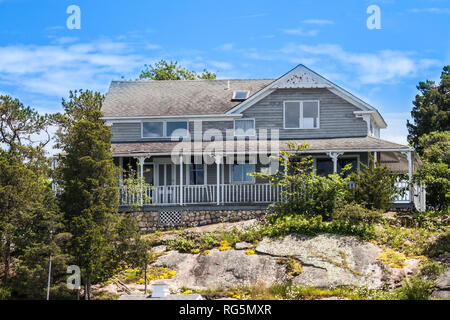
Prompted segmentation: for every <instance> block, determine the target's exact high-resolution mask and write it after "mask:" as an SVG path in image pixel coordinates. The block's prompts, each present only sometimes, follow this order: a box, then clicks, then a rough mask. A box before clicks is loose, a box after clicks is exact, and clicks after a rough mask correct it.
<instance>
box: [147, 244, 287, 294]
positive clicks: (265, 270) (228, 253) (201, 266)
mask: <svg viewBox="0 0 450 320" xmlns="http://www.w3.org/2000/svg"><path fill="white" fill-rule="evenodd" d="M153 265H154V266H164V267H168V268H169V269H174V270H177V274H176V275H175V276H174V278H173V279H172V280H171V281H170V284H169V287H170V288H171V289H177V288H181V287H183V286H184V287H188V288H192V289H206V288H218V287H223V288H228V287H232V286H242V285H257V284H262V285H265V286H270V285H272V284H275V283H276V282H278V281H279V282H285V281H287V280H288V278H289V277H288V276H287V272H286V266H285V265H282V264H279V263H277V258H275V257H270V256H264V255H247V254H245V252H244V251H242V250H225V251H219V250H217V249H213V250H211V251H210V253H209V254H207V255H203V254H195V255H193V254H189V253H179V252H177V251H170V252H169V253H168V254H166V255H164V256H161V257H159V258H158V260H157V261H156V262H155V263H154V264H153Z"/></svg>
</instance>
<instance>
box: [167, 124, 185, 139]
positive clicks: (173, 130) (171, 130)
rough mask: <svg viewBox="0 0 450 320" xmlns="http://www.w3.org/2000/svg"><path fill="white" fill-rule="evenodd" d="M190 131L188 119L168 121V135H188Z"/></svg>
mask: <svg viewBox="0 0 450 320" xmlns="http://www.w3.org/2000/svg"><path fill="white" fill-rule="evenodd" d="M187 133H188V123H187V122H186V121H171V122H167V136H168V137H186V136H187Z"/></svg>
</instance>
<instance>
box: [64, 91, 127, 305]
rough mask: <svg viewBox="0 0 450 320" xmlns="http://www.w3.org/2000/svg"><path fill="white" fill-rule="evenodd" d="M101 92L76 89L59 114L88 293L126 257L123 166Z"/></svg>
mask: <svg viewBox="0 0 450 320" xmlns="http://www.w3.org/2000/svg"><path fill="white" fill-rule="evenodd" d="M103 100H104V96H103V95H101V94H100V93H98V92H92V91H89V90H88V91H83V90H81V91H79V92H78V91H75V92H70V95H69V100H64V99H63V102H62V104H63V107H64V111H65V113H64V114H60V115H58V122H59V126H60V128H59V129H58V132H57V147H59V148H60V149H62V150H63V152H64V156H60V158H59V164H58V168H57V172H56V176H57V179H58V185H59V186H60V187H61V188H62V194H61V209H62V211H63V212H64V217H65V219H66V221H67V225H68V229H69V232H70V233H72V235H73V236H72V239H71V252H72V253H73V255H74V261H73V264H76V265H78V266H79V267H80V268H81V272H82V283H84V285H85V298H86V299H89V298H90V291H91V290H90V286H91V283H98V282H102V281H104V280H106V279H108V278H109V277H110V276H111V275H112V274H113V273H114V271H115V269H116V268H117V266H118V263H119V261H120V257H119V256H118V255H117V252H116V244H117V242H118V241H120V239H119V238H118V234H119V233H118V232H117V227H118V221H119V217H118V216H117V210H118V192H117V191H118V188H117V186H118V179H117V178H118V176H119V171H118V168H117V167H116V166H115V165H114V162H113V159H112V153H111V142H110V140H111V137H112V132H111V129H110V127H108V126H107V125H106V123H105V120H103V119H102V117H103V114H102V112H101V111H100V110H101V106H102V102H103Z"/></svg>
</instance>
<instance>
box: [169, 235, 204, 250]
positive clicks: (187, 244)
mask: <svg viewBox="0 0 450 320" xmlns="http://www.w3.org/2000/svg"><path fill="white" fill-rule="evenodd" d="M168 246H169V248H171V249H176V250H178V251H180V252H191V251H192V249H196V248H197V244H196V243H195V242H194V241H193V240H189V239H185V238H179V239H177V240H175V241H170V242H169V243H168Z"/></svg>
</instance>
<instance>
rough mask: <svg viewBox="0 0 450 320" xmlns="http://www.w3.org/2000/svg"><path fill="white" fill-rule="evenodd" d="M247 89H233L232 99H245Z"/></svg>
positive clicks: (247, 92)
mask: <svg viewBox="0 0 450 320" xmlns="http://www.w3.org/2000/svg"><path fill="white" fill-rule="evenodd" d="M248 94H249V91H244V90H242V91H234V92H233V100H245V99H247V97H248Z"/></svg>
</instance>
